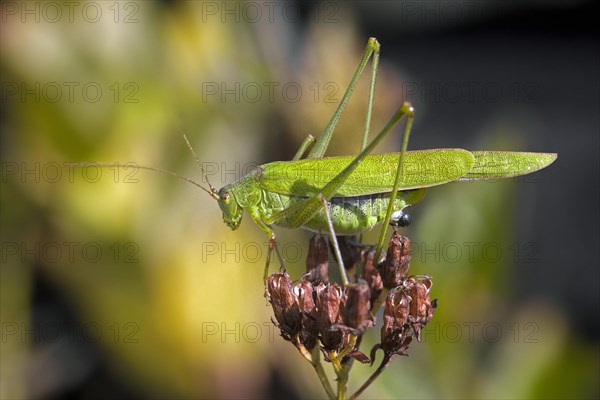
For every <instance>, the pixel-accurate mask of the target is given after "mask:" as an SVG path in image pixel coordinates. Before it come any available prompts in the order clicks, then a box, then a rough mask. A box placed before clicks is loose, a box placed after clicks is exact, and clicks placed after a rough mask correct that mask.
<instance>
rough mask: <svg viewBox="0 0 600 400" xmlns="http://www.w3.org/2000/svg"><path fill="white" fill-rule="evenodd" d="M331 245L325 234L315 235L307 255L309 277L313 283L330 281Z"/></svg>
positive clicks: (309, 244)
mask: <svg viewBox="0 0 600 400" xmlns="http://www.w3.org/2000/svg"><path fill="white" fill-rule="evenodd" d="M328 250H329V247H328V246H327V241H326V240H325V239H324V238H323V236H319V237H318V238H317V236H316V235H315V236H313V237H312V238H311V239H310V242H309V243H308V255H307V256H306V273H307V279H308V280H309V281H310V282H311V283H312V284H313V285H318V284H319V283H321V282H323V283H328V282H329V252H328Z"/></svg>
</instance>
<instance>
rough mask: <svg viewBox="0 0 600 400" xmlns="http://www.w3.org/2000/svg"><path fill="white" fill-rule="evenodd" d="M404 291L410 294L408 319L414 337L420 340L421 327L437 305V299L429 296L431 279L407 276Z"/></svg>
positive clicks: (427, 320)
mask: <svg viewBox="0 0 600 400" xmlns="http://www.w3.org/2000/svg"><path fill="white" fill-rule="evenodd" d="M405 284H406V288H405V290H406V292H407V293H408V295H409V296H410V311H409V316H408V320H409V323H410V325H411V327H412V329H413V332H414V334H415V337H416V338H417V340H418V341H421V329H423V327H424V326H425V325H427V323H428V322H429V321H431V318H432V317H433V312H434V311H435V308H436V307H437V301H436V300H434V301H433V302H432V301H431V299H430V298H429V289H430V288H431V279H430V278H428V277H425V278H423V279H422V280H416V279H415V278H409V279H407V281H406V283H405Z"/></svg>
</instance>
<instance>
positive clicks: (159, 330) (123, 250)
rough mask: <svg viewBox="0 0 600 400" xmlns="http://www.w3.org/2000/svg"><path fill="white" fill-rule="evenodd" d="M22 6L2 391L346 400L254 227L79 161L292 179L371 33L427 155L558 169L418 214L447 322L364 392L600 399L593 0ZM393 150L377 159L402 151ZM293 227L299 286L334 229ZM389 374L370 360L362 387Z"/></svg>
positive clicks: (16, 26)
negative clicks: (305, 346) (315, 356)
mask: <svg viewBox="0 0 600 400" xmlns="http://www.w3.org/2000/svg"><path fill="white" fill-rule="evenodd" d="M1 5H2V13H1V18H2V25H1V35H0V44H1V61H0V66H1V73H2V77H1V81H2V99H1V105H2V108H1V111H0V113H1V114H0V124H1V125H0V126H1V136H0V140H1V146H2V148H1V157H2V181H1V185H2V186H1V196H0V198H1V214H0V217H1V224H0V225H1V226H0V232H1V235H2V238H1V242H2V266H1V271H0V274H1V275H0V277H1V281H0V289H1V293H0V300H1V303H0V312H1V317H0V318H1V323H2V326H1V332H0V334H1V342H0V345H1V346H2V348H1V352H0V357H1V359H0V368H1V370H0V397H2V398H6V399H9V398H10V399H12V398H42V399H54V398H82V399H95V398H106V397H114V398H126V397H147V398H165V397H169V398H265V397H267V398H284V397H285V398H307V397H319V398H320V397H324V396H323V395H324V394H323V393H322V389H321V387H320V385H319V384H318V380H317V378H316V376H314V372H313V370H312V368H311V367H310V366H309V365H308V363H306V362H305V361H304V360H303V359H302V357H300V356H298V355H297V351H296V350H295V349H294V348H293V347H292V346H290V345H289V344H288V343H286V342H284V341H283V339H281V338H280V337H278V334H277V332H276V330H275V329H274V328H273V327H272V324H271V322H270V317H271V311H270V308H268V307H266V305H265V300H264V297H263V292H262V283H261V276H262V267H263V265H264V258H265V254H266V247H265V242H266V240H265V238H264V234H263V233H262V232H261V231H260V229H259V228H258V227H256V226H254V224H252V222H251V221H250V219H249V218H248V216H246V218H245V219H246V220H245V221H244V222H243V223H242V226H241V227H240V229H239V230H238V231H236V232H231V231H230V230H229V229H228V228H227V227H226V226H225V225H223V223H222V219H221V216H220V211H219V210H218V207H217V206H216V204H213V201H212V200H211V199H210V198H209V197H208V196H206V194H205V193H203V192H201V191H199V190H197V188H194V187H193V186H192V185H188V184H185V183H183V182H181V181H179V180H177V179H173V178H171V177H168V176H164V175H160V174H156V173H152V172H147V171H137V173H136V171H133V170H118V169H116V168H109V169H104V170H101V172H100V173H99V171H100V170H98V169H97V168H88V169H86V170H81V169H73V168H70V167H69V165H68V163H69V162H78V161H98V162H123V163H126V162H131V163H136V164H139V165H148V166H153V167H158V168H164V169H168V170H171V171H175V172H177V173H179V174H181V175H184V176H189V177H191V178H192V179H195V180H198V181H200V180H202V177H201V176H200V175H201V174H200V172H199V169H198V167H197V165H196V164H195V162H194V159H193V157H192V155H191V154H190V152H189V150H188V149H187V147H186V146H185V143H184V142H183V140H181V134H182V133H186V134H187V135H188V136H189V138H190V141H191V142H192V145H193V146H194V148H195V149H196V151H197V153H198V156H199V158H200V160H201V161H202V162H203V164H204V166H205V169H206V171H207V173H208V174H209V181H210V183H211V184H213V185H215V186H217V187H221V186H223V185H224V184H226V183H231V182H233V181H235V180H236V179H239V177H241V176H242V175H243V174H244V173H245V172H248V170H249V169H250V168H251V167H252V166H254V165H257V164H262V163H265V162H269V161H274V160H288V159H290V158H291V157H292V156H293V155H294V153H295V150H296V149H297V147H298V146H299V144H300V142H301V141H302V139H303V138H304V136H305V135H306V134H307V133H312V134H313V135H317V134H319V132H320V131H321V130H322V129H323V127H324V126H325V125H326V123H327V121H328V119H329V118H330V116H331V114H332V113H333V111H334V109H335V106H336V102H337V101H339V100H340V98H341V96H342V94H343V91H344V90H345V88H346V86H347V84H348V82H349V81H350V78H351V76H352V74H353V72H354V70H355V69H356V66H357V65H358V61H359V59H360V56H361V54H362V51H363V48H364V46H365V44H366V41H367V38H368V37H370V36H375V37H377V39H378V40H379V42H380V43H381V45H382V51H381V61H380V68H379V72H378V81H377V86H376V97H375V103H374V115H373V128H372V129H373V131H376V130H378V129H380V128H381V127H382V126H383V124H385V122H386V121H387V119H388V118H389V117H390V116H391V115H392V113H393V112H394V110H395V109H396V108H397V107H398V106H399V105H400V104H401V103H402V101H404V100H409V101H411V102H412V103H413V105H414V106H415V109H416V112H417V116H416V119H415V123H414V126H413V131H412V136H411V142H410V145H409V148H411V149H426V148H437V147H440V148H441V147H460V148H466V149H470V150H481V149H487V150H522V151H540V152H556V153H558V154H559V158H558V160H557V161H556V162H555V163H554V164H553V165H552V166H550V167H549V168H548V169H546V170H544V171H541V172H539V173H537V174H535V175H532V176H528V177H523V178H519V179H509V180H506V181H502V182H492V183H460V184H451V185H445V186H443V187H440V188H435V189H432V190H430V191H429V192H428V194H427V196H426V198H425V200H424V201H423V203H422V204H420V205H419V206H418V207H415V208H414V210H412V211H411V213H412V215H413V219H414V223H413V225H411V227H410V228H408V229H407V230H406V231H405V232H403V233H404V234H406V235H407V236H409V237H410V238H411V240H412V242H413V258H412V264H411V265H412V266H411V271H412V272H413V273H415V274H428V275H430V276H432V277H433V280H434V286H433V289H432V294H433V297H437V298H438V299H439V303H440V307H439V309H438V310H437V311H436V314H435V317H434V319H433V321H432V322H431V323H430V325H429V326H428V327H427V329H426V332H425V333H424V343H420V344H415V345H414V346H411V351H410V354H411V357H410V358H401V359H398V360H396V361H395V362H394V363H393V364H392V365H391V366H390V367H389V368H388V370H386V371H385V372H384V373H383V374H382V376H381V377H380V378H379V379H378V381H376V383H375V384H374V385H373V386H372V387H371V388H370V389H369V390H368V391H367V392H366V393H365V395H364V398H389V399H396V398H501V397H502V398H598V396H599V395H600V385H599V382H598V381H599V379H598V375H599V374H598V372H599V369H600V368H599V363H600V362H599V358H600V348H599V342H598V336H599V326H598V311H599V303H600V299H599V293H600V291H599V281H600V279H599V278H600V277H599V273H598V270H599V250H598V248H599V244H600V243H599V233H598V232H599V229H598V225H599V224H598V215H599V212H598V210H599V208H598V204H599V203H598V200H599V199H598V197H599V196H598V187H599V186H598V181H599V176H598V174H599V167H600V163H599V158H598V152H599V148H600V147H599V139H598V138H599V133H600V130H599V128H600V126H599V124H600V119H599V110H600V108H599V106H600V99H599V94H600V90H599V88H600V86H599V70H600V69H599V66H600V62H599V61H600V60H599V52H598V28H597V21H596V20H597V17H596V16H597V15H598V9H597V6H596V5H595V4H594V3H593V2H585V1H579V2H578V1H552V2H539V1H522V2H518V3H516V2H515V3H512V2H488V1H481V2H478V1H469V2H454V1H426V2H406V1H397V2H391V1H371V2H367V1H364V2H363V1H353V2H345V3H338V2H330V1H324V2H287V1H283V2H280V1H273V2H261V1H259V2H211V1H205V2H200V1H198V2H129V1H123V2H81V3H79V2H77V3H69V2H48V3H45V2H13V1H4V2H2V3H1ZM367 89H368V78H367V75H365V78H364V79H363V81H361V84H360V85H359V86H358V87H357V90H356V92H355V94H354V96H353V98H352V100H351V101H350V103H349V105H348V109H347V111H346V113H345V114H344V116H343V117H342V120H341V121H340V124H339V126H338V129H337V131H336V136H334V138H333V140H332V142H331V147H330V150H329V154H330V155H340V154H356V152H357V151H358V148H359V146H360V137H361V134H362V126H363V123H364V114H365V110H366V102H367ZM390 136H391V137H390V138H389V139H388V140H387V141H386V143H385V144H383V145H381V146H380V147H379V149H378V152H392V151H397V150H398V149H399V148H400V136H401V135H400V129H397V134H395V135H390ZM132 174H133V175H132ZM277 232H278V234H279V237H280V239H281V243H282V246H283V251H284V256H285V257H286V258H287V260H288V268H289V271H290V274H291V275H292V276H293V277H294V278H296V279H297V278H299V277H300V275H301V274H302V271H303V268H304V267H303V265H304V258H305V257H306V248H307V242H308V238H309V237H310V234H308V233H306V232H302V231H300V232H295V231H288V230H283V229H280V230H278V231H277ZM377 233H378V232H373V233H369V234H368V235H367V236H366V240H367V241H370V242H373V241H375V240H376V239H375V238H376V234H377ZM380 319H381V316H379V318H378V320H380ZM378 327H379V325H378ZM377 331H378V328H377V329H374V330H373V332H370V333H368V334H367V335H366V336H367V337H366V339H365V341H364V344H363V346H364V349H365V350H366V351H368V349H370V347H371V346H372V345H374V344H375V343H377V341H378V332H377ZM326 368H329V366H328V365H327V366H326ZM328 371H330V370H329V369H328ZM370 372H371V370H370V369H369V368H368V367H367V366H358V365H357V366H355V368H353V371H352V376H351V379H350V385H351V391H352V389H355V388H357V387H358V386H359V385H360V384H361V383H362V381H364V379H366V377H367V376H368V374H369V373H370ZM330 376H333V373H332V372H330Z"/></svg>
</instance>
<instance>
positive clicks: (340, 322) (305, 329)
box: [266, 232, 437, 365]
mask: <svg viewBox="0 0 600 400" xmlns="http://www.w3.org/2000/svg"><path fill="white" fill-rule="evenodd" d="M351 251H353V252H354V254H356V253H357V251H356V249H351ZM358 253H359V254H360V253H361V252H358ZM328 256H329V255H328V245H327V242H326V241H325V239H324V238H322V237H318V238H317V237H313V238H312V239H311V241H310V244H309V252H308V257H307V261H306V267H307V272H306V274H305V275H304V276H303V277H302V279H300V280H299V281H298V282H296V283H293V282H292V281H291V279H290V277H289V275H288V274H287V272H277V273H275V274H272V275H271V276H270V277H269V279H268V281H267V287H266V297H267V299H268V301H269V302H270V303H271V305H272V307H273V312H274V316H275V321H273V322H274V323H275V325H276V326H277V327H278V328H279V329H280V331H281V336H282V337H283V338H284V339H286V340H288V341H290V342H292V343H293V344H294V345H295V346H296V347H298V348H299V349H301V348H304V349H308V350H312V349H314V348H315V347H316V346H319V348H320V349H321V350H322V351H323V353H324V354H325V359H326V360H329V359H328V355H329V354H331V353H332V352H334V353H335V354H338V353H339V354H343V355H344V357H345V358H344V360H346V361H348V360H349V359H350V358H354V359H357V360H359V361H361V362H369V361H370V360H369V358H368V357H367V356H365V355H364V354H363V353H361V352H360V351H359V350H358V347H359V346H360V342H361V337H362V335H363V334H364V333H365V332H366V330H367V329H368V328H370V327H373V326H374V325H375V318H374V317H373V315H372V314H371V312H372V311H377V310H373V306H374V305H375V304H376V303H377V300H378V299H379V297H380V296H381V294H382V292H383V290H384V288H385V289H387V290H389V293H388V295H387V297H386V299H385V305H384V310H383V326H382V328H381V343H380V344H377V345H376V346H375V347H374V348H373V349H372V351H371V359H373V358H374V355H375V352H376V350H377V349H382V350H383V352H384V354H385V356H384V363H385V364H386V365H387V363H389V361H391V359H392V358H393V357H394V356H396V355H407V350H408V345H409V344H410V342H411V341H412V339H413V337H414V338H416V339H417V340H420V332H421V330H422V329H423V327H424V326H425V325H426V324H427V323H428V322H429V321H430V320H431V318H432V317H433V312H434V311H435V308H436V306H437V302H436V300H433V301H432V300H431V299H430V298H429V291H430V289H431V285H432V281H431V278H429V277H414V276H413V277H409V276H407V274H408V269H409V263H410V240H409V239H408V238H406V237H403V236H400V235H399V234H398V233H397V232H394V234H393V235H392V238H391V240H390V244H389V247H388V251H387V256H386V258H385V260H384V261H383V262H382V263H381V264H380V265H379V267H377V266H375V265H374V260H375V252H374V251H373V250H371V251H366V250H365V251H362V255H361V257H362V274H361V278H357V279H356V280H355V281H354V282H353V283H350V284H348V285H347V286H346V287H345V288H343V289H342V288H341V287H340V286H339V285H338V284H337V283H330V282H329V262H328ZM353 258H354V259H360V257H356V256H355V255H354V256H353ZM352 338H353V339H354V340H351V339H352ZM371 362H372V361H371Z"/></svg>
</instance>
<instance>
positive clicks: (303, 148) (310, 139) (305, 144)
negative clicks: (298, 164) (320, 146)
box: [292, 133, 315, 161]
mask: <svg viewBox="0 0 600 400" xmlns="http://www.w3.org/2000/svg"><path fill="white" fill-rule="evenodd" d="M314 142H315V137H314V136H313V135H311V134H310V133H309V134H308V135H307V136H306V137H305V138H304V141H302V144H301V145H300V148H299V149H298V151H297V152H296V155H295V156H294V158H292V161H296V160H299V159H301V158H302V156H303V155H304V153H306V149H307V148H308V146H310V145H311V144H313V143H314Z"/></svg>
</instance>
